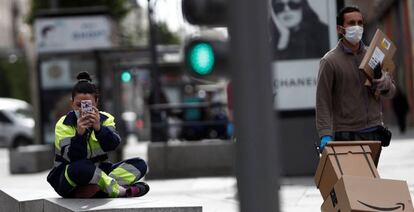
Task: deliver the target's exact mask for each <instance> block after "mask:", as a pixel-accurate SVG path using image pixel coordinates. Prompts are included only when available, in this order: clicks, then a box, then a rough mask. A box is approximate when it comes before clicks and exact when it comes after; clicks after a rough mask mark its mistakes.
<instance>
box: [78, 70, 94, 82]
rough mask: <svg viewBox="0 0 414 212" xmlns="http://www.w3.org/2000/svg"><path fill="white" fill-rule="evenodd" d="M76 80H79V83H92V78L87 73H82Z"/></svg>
mask: <svg viewBox="0 0 414 212" xmlns="http://www.w3.org/2000/svg"><path fill="white" fill-rule="evenodd" d="M76 79H78V81H88V82H92V79H91V76H90V75H89V73H88V72H86V71H83V72H80V73H79V74H78V76H77V77H76Z"/></svg>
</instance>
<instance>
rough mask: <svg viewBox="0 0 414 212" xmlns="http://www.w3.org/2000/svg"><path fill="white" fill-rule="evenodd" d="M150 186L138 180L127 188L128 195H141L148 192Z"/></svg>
mask: <svg viewBox="0 0 414 212" xmlns="http://www.w3.org/2000/svg"><path fill="white" fill-rule="evenodd" d="M149 190H150V187H149V185H148V184H146V183H144V182H136V183H134V184H132V185H130V186H129V187H128V188H127V190H126V196H127V197H140V196H144V195H145V194H147V193H148V191H149Z"/></svg>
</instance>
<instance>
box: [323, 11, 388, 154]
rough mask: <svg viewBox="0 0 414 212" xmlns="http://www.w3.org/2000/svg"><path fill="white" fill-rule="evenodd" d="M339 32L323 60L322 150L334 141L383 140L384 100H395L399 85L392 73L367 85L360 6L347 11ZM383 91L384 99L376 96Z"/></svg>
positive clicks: (339, 18) (340, 17)
mask: <svg viewBox="0 0 414 212" xmlns="http://www.w3.org/2000/svg"><path fill="white" fill-rule="evenodd" d="M336 22H337V26H336V30H337V32H338V34H340V35H342V38H341V39H340V40H339V42H338V44H337V46H336V47H335V48H334V49H332V50H331V51H329V52H328V53H327V54H326V55H325V56H324V57H323V58H322V59H321V61H320V66H319V74H318V83H317V90H316V127H317V130H318V134H319V137H320V138H321V140H320V145H319V149H320V151H322V150H323V148H324V147H325V145H326V144H327V143H328V142H329V141H332V140H337V141H341V140H342V141H345V140H382V139H381V135H382V133H381V129H383V128H382V126H383V119H382V106H381V99H382V98H391V97H392V96H393V95H394V93H395V85H394V84H393V80H392V79H391V76H390V75H389V74H388V72H384V71H383V73H382V77H381V78H380V79H374V80H373V81H372V83H373V86H370V87H368V86H365V85H364V83H365V81H366V79H367V77H366V76H365V74H364V73H363V72H362V71H361V70H360V69H359V68H358V66H359V64H360V63H361V61H362V58H363V57H364V55H365V53H366V48H365V45H364V43H363V42H362V41H361V38H362V34H363V31H364V28H363V22H364V19H363V16H362V13H361V11H360V10H359V9H358V8H356V7H345V8H343V9H342V10H341V11H340V12H339V14H338V16H337V18H336ZM377 90H378V91H380V93H381V95H380V97H379V98H378V97H376V96H375V92H376V91H377Z"/></svg>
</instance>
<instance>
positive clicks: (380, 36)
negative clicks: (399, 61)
mask: <svg viewBox="0 0 414 212" xmlns="http://www.w3.org/2000/svg"><path fill="white" fill-rule="evenodd" d="M396 50H397V47H396V46H395V44H394V43H393V42H392V41H391V40H390V39H389V38H388V37H387V36H386V35H385V34H384V33H383V32H382V31H381V30H379V29H377V31H376V32H375V35H374V37H373V38H372V41H371V43H370V45H369V47H368V49H367V52H366V54H365V56H364V58H363V59H362V62H361V64H360V65H359V68H360V69H362V70H363V71H364V73H365V74H366V75H367V77H368V79H369V80H372V79H373V76H374V71H373V69H374V68H375V66H376V65H377V64H378V63H381V64H382V68H383V69H384V70H385V71H388V72H390V73H392V72H393V71H394V69H395V64H394V62H393V61H392V57H393V56H394V54H395V51H396Z"/></svg>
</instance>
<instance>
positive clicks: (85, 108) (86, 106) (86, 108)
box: [81, 100, 93, 114]
mask: <svg viewBox="0 0 414 212" xmlns="http://www.w3.org/2000/svg"><path fill="white" fill-rule="evenodd" d="M81 111H82V113H83V114H84V113H92V112H93V107H92V100H82V101H81Z"/></svg>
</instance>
